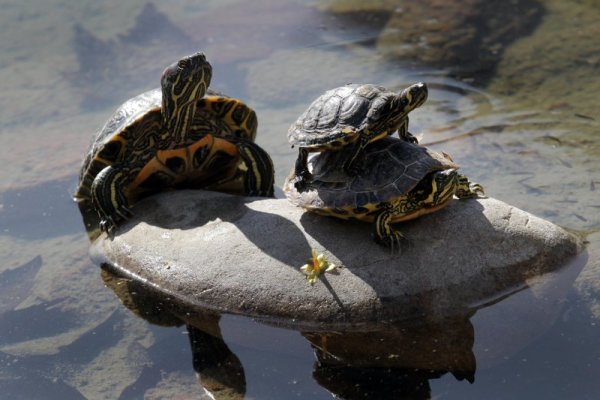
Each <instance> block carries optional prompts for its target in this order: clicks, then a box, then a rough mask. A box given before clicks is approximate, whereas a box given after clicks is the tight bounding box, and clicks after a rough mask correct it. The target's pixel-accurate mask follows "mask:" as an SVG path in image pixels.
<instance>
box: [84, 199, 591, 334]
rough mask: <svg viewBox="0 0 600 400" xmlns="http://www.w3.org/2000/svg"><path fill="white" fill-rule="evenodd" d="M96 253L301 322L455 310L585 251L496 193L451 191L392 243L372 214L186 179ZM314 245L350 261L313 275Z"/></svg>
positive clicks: (167, 287) (153, 279)
mask: <svg viewBox="0 0 600 400" xmlns="http://www.w3.org/2000/svg"><path fill="white" fill-rule="evenodd" d="M134 212H135V214H136V217H135V219H134V220H132V221H130V222H129V223H128V224H125V225H124V226H122V227H121V228H120V229H119V231H118V232H117V233H116V235H115V236H114V237H113V238H112V239H108V238H105V237H102V238H101V239H100V240H99V241H98V242H96V244H95V245H94V246H93V248H92V257H93V258H94V259H95V261H96V262H99V263H109V264H111V265H112V266H113V267H115V268H117V269H118V270H119V271H120V272H121V273H124V274H126V275H129V276H132V277H136V278H140V279H143V280H146V281H148V282H149V283H150V284H152V285H155V286H156V287H157V288H159V289H160V290H162V291H163V292H165V293H167V294H170V295H172V296H174V297H176V298H178V299H180V300H182V301H184V302H186V303H189V304H191V305H200V306H205V307H209V308H211V309H215V310H221V311H228V312H233V313H240V314H246V315H250V316H255V317H262V318H264V319H275V320H277V319H280V320H281V319H285V320H290V319H294V320H295V323H297V324H299V325H306V326H310V325H311V324H313V325H314V324H315V323H320V322H327V323H331V324H347V323H361V322H373V321H380V320H384V319H401V318H409V317H415V316H419V315H422V314H428V315H440V316H442V315H450V314H452V313H455V312H458V311H463V310H465V309H467V308H468V307H469V305H471V304H473V303H478V302H481V301H483V300H484V299H490V298H494V297H498V296H499V295H501V294H502V293H503V292H505V291H506V290H508V289H510V288H514V287H515V286H516V285H520V284H523V281H524V280H525V279H528V278H532V277H534V276H537V275H540V274H542V273H545V272H549V271H552V270H556V269H557V268H559V267H560V266H562V265H564V264H565V263H566V262H567V261H568V259H570V258H571V257H573V256H574V255H575V254H577V253H578V252H579V251H580V249H581V245H580V242H579V240H578V239H577V238H576V237H574V236H573V235H571V234H569V233H567V232H566V231H564V230H563V229H561V228H559V227H557V226H555V225H553V224H552V223H550V222H547V221H544V220H542V219H540V218H537V217H535V216H533V215H530V214H528V213H526V212H524V211H522V210H519V209H516V208H514V207H512V206H510V205H508V204H505V203H502V202H500V201H498V200H494V199H482V200H464V201H455V202H452V203H451V204H450V205H449V206H448V207H446V208H445V209H443V210H441V211H440V212H437V213H434V214H431V215H427V216H425V217H422V218H420V219H418V220H415V221H411V222H407V223H404V224H402V225H401V226H400V228H401V230H402V232H403V233H404V235H405V236H406V238H407V239H408V240H409V241H410V246H407V248H406V249H404V251H403V253H402V254H400V255H398V254H397V255H391V254H389V252H387V251H386V250H385V249H382V248H381V247H379V246H378V245H376V244H375V243H374V242H373V241H372V240H371V238H370V237H369V232H370V227H369V226H368V225H367V224H364V223H359V222H356V223H353V222H347V221H341V220H336V219H331V218H326V217H321V216H318V215H314V214H310V213H305V212H303V211H302V210H301V209H300V208H296V207H294V206H292V205H291V204H289V203H288V202H287V200H283V199H252V198H243V197H236V196H230V195H225V194H220V193H211V192H203V191H177V192H171V193H163V194H160V195H158V196H155V197H152V198H149V199H146V200H144V201H142V202H140V203H138V204H137V205H136V207H135V208H134ZM311 248H315V249H316V250H317V252H318V253H324V254H325V255H326V256H327V257H328V258H329V260H330V261H331V262H333V263H335V264H336V265H339V266H341V267H343V268H340V269H338V271H337V273H336V274H333V273H327V274H324V275H321V278H320V280H319V281H318V282H317V283H316V284H315V285H310V284H309V283H307V282H306V280H305V277H304V275H303V274H302V273H301V272H300V270H299V267H300V266H302V265H303V264H305V263H306V261H307V258H308V257H309V256H310V253H311Z"/></svg>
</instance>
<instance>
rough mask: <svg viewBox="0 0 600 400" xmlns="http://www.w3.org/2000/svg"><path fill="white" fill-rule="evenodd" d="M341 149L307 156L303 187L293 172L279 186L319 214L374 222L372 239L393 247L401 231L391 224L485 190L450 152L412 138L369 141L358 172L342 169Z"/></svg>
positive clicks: (303, 205) (295, 202) (298, 204)
mask: <svg viewBox="0 0 600 400" xmlns="http://www.w3.org/2000/svg"><path fill="white" fill-rule="evenodd" d="M341 153H342V152H340V151H338V152H333V151H325V152H322V153H320V154H317V155H315V156H313V157H312V158H311V159H310V160H309V168H310V170H311V172H312V174H313V180H312V181H311V182H310V183H309V184H308V186H307V189H306V190H305V191H303V192H300V191H298V190H297V189H296V187H295V186H294V181H295V178H296V177H295V175H294V171H292V173H291V175H290V176H289V177H288V178H287V179H286V181H285V183H284V187H283V190H284V192H285V194H286V196H287V198H288V199H289V200H290V201H291V202H292V203H293V204H295V205H297V206H299V207H303V208H305V209H307V210H308V211H312V212H315V213H318V214H322V215H330V216H334V217H336V218H342V219H351V218H352V219H358V220H362V221H367V222H373V229H374V239H375V241H376V242H377V243H379V244H382V245H384V246H387V247H391V248H392V251H393V250H394V248H395V247H397V246H398V245H399V244H400V241H401V239H402V235H401V234H400V232H398V231H396V230H394V229H392V227H391V226H390V224H392V223H395V222H400V221H406V220H410V219H413V218H417V217H419V216H421V215H425V214H429V213H431V212H434V211H437V210H439V209H440V208H442V207H444V206H445V205H446V204H448V202H449V201H450V200H451V199H452V198H453V196H456V197H458V198H460V199H462V198H469V197H477V196H479V195H483V188H482V187H481V186H480V185H478V184H476V183H471V182H469V180H468V179H467V178H466V177H465V176H463V175H459V174H458V172H457V171H456V170H457V169H458V165H456V164H455V163H454V162H453V161H452V160H451V159H450V157H448V156H447V155H442V154H439V153H436V152H434V151H432V150H429V149H427V148H425V147H422V146H419V145H418V144H415V143H410V142H407V141H404V140H400V139H397V138H392V137H388V138H384V139H381V140H378V141H376V142H373V143H371V144H369V145H368V146H367V147H365V149H364V163H363V168H362V169H361V171H360V172H359V174H357V175H349V174H348V173H347V172H345V171H344V170H343V168H342V166H341V163H340V161H341V160H344V155H343V154H341Z"/></svg>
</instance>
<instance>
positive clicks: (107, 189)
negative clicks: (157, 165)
mask: <svg viewBox="0 0 600 400" xmlns="http://www.w3.org/2000/svg"><path fill="white" fill-rule="evenodd" d="M127 176H129V175H128V174H126V173H125V171H123V169H121V168H117V167H113V166H109V167H106V168H104V169H103V170H102V171H100V173H99V174H98V175H96V178H94V181H93V182H92V187H91V193H92V204H93V206H94V208H95V210H96V212H97V213H98V216H99V217H100V229H101V230H102V231H103V232H107V233H110V232H112V231H113V230H114V229H115V228H116V227H117V224H118V223H119V222H122V221H124V220H126V219H128V218H130V217H131V216H132V213H131V210H130V209H129V202H128V200H127V196H126V195H125V193H124V189H125V187H127V185H128V184H129V182H128V179H127Z"/></svg>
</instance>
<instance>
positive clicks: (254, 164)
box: [236, 140, 275, 197]
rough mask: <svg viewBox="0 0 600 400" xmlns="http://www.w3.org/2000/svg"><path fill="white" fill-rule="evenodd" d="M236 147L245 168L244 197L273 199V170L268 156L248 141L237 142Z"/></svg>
mask: <svg viewBox="0 0 600 400" xmlns="http://www.w3.org/2000/svg"><path fill="white" fill-rule="evenodd" d="M236 145H237V148H238V151H239V153H240V157H241V158H242V160H243V161H244V163H245V164H246V168H247V171H246V175H245V176H244V191H245V193H246V195H247V196H260V197H274V194H273V184H274V182H275V168H274V167H273V161H272V160H271V157H269V154H267V152H266V151H264V150H263V149H262V148H261V147H260V146H259V145H257V144H256V143H254V142H252V141H250V140H239V141H237V142H236Z"/></svg>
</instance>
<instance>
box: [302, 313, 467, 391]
mask: <svg viewBox="0 0 600 400" xmlns="http://www.w3.org/2000/svg"><path fill="white" fill-rule="evenodd" d="M473 313H474V311H473ZM473 313H471V315H472V314H473ZM469 317H470V315H463V316H457V317H452V318H443V319H439V320H427V319H426V318H423V319H420V320H414V321H404V322H401V323H397V324H392V325H390V326H387V327H386V328H385V329H381V330H377V331H372V332H343V333H340V332H335V333H332V332H327V333H322V332H319V333H309V332H304V333H302V335H303V336H304V337H305V338H306V339H308V340H309V341H310V343H311V345H312V347H313V349H314V351H315V355H316V357H317V361H316V362H315V368H314V371H313V376H314V378H315V379H316V380H317V382H319V384H320V385H321V386H323V387H325V388H327V389H328V390H329V391H331V392H332V393H336V394H337V395H339V396H341V398H343V399H363V398H374V399H384V398H398V397H400V398H404V397H409V398H416V399H427V398H429V395H430V387H429V380H431V379H437V378H439V377H441V376H442V375H444V374H446V373H448V372H450V373H452V375H454V377H455V378H456V379H458V380H459V381H462V380H465V379H466V380H467V381H469V382H470V383H473V382H474V380H475V369H476V367H475V364H476V363H475V355H474V354H473V350H472V349H473V343H474V330H473V325H471V323H470V321H469Z"/></svg>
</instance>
